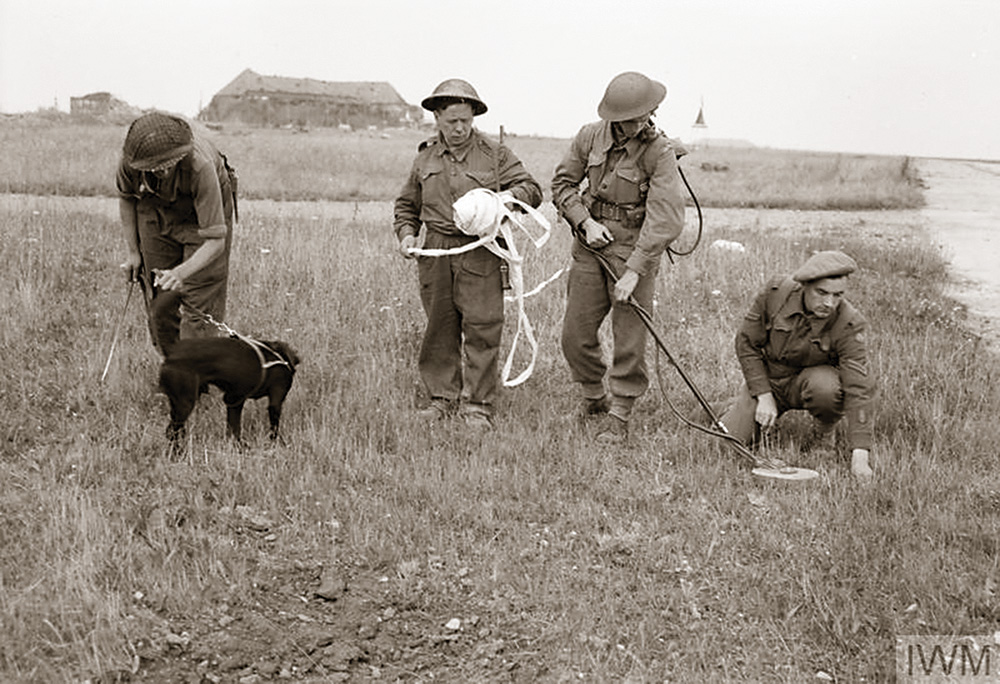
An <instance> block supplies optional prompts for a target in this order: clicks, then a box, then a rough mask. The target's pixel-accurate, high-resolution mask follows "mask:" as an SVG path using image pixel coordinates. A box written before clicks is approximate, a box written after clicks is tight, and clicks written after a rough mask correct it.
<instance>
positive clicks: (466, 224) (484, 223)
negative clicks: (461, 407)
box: [408, 188, 562, 387]
mask: <svg viewBox="0 0 1000 684" xmlns="http://www.w3.org/2000/svg"><path fill="white" fill-rule="evenodd" d="M452 206H453V209H454V221H455V225H456V226H458V228H459V230H461V231H462V232H463V233H465V234H466V235H472V236H476V237H478V239H477V240H475V241H473V242H470V243H468V244H466V245H462V246H461V247H454V248H451V249H419V248H411V249H410V250H408V252H409V253H410V254H413V255H415V256H426V257H440V256H451V255H454V254H462V253H464V252H469V251H472V250H473V249H476V248H477V247H485V248H486V249H488V250H490V251H491V252H493V253H494V254H496V255H497V256H498V257H500V258H501V259H504V260H506V261H507V263H508V264H510V286H511V290H512V291H513V294H512V296H511V297H508V298H507V299H508V300H513V301H515V302H517V332H516V333H515V334H514V341H513V343H511V347H510V352H509V353H508V354H507V360H506V361H505V362H504V365H503V372H502V374H501V381H502V382H503V386H504V387H515V386H517V385H520V384H521V383H522V382H524V381H525V380H527V379H528V378H529V377H531V373H532V371H533V370H534V369H535V359H536V358H537V357H538V341H537V340H536V339H535V331H534V329H533V328H532V327H531V321H529V320H528V315H527V314H526V313H525V311H524V298H525V296H527V295H525V292H524V270H523V264H524V257H523V256H522V255H521V254H520V252H518V250H517V243H515V242H514V231H513V228H512V226H517V227H518V228H520V230H521V232H523V233H524V234H525V235H527V236H528V239H530V240H531V242H532V243H533V244H534V245H535V248H536V249H540V248H541V247H543V246H544V245H545V243H546V242H548V240H549V236H550V235H551V233H552V226H551V225H550V224H549V222H548V219H546V218H545V217H544V216H543V215H542V213H541V212H539V211H538V210H537V209H535V208H534V207H532V206H529V205H527V204H525V203H524V202H522V201H520V200H518V199H516V198H514V197H512V196H510V195H509V194H498V193H496V192H493V191H492V190H490V189H488V188H475V189H473V190H470V191H469V192H467V193H465V194H464V195H462V196H461V197H459V198H458V199H457V200H455V203H454V205H452ZM511 206H518V207H520V208H521V209H523V210H524V212H525V213H526V214H527V216H528V217H529V218H530V219H531V222H522V220H521V219H520V218H519V217H518V216H517V215H516V214H514V213H513V212H512V211H511V208H510V207H511ZM531 223H533V224H535V225H531ZM498 237H503V239H504V242H505V243H506V247H501V246H500V245H499V244H498V243H497V238H498ZM561 273H562V271H560V272H559V273H557V274H556V275H555V276H553V277H552V278H550V279H549V280H548V281H546V282H545V283H543V285H542V286H541V287H544V286H545V285H547V284H548V283H549V282H551V281H552V280H554V279H555V278H556V277H558V276H559V274H561ZM541 287H539V288H536V289H535V290H533V291H532V293H531V294H534V293H536V292H538V291H540V289H541ZM522 333H523V334H524V337H525V339H526V340H527V341H528V344H529V346H530V347H531V361H530V362H529V363H528V366H527V368H525V369H524V370H523V371H522V372H521V374H520V375H518V376H517V377H516V378H513V379H511V378H510V375H511V368H512V367H513V365H514V353H515V351H516V350H517V345H518V341H519V340H520V337H521V334H522Z"/></svg>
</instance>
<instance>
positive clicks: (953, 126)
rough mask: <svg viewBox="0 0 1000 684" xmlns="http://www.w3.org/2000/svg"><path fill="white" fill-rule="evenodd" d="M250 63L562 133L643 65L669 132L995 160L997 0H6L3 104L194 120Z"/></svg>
mask: <svg viewBox="0 0 1000 684" xmlns="http://www.w3.org/2000/svg"><path fill="white" fill-rule="evenodd" d="M247 68H249V69H252V70H253V71H255V72H257V73H259V74H262V75H269V76H287V77H296V78H314V79H319V80H324V81H388V82H389V83H390V84H392V86H394V87H395V88H396V90H397V91H398V92H399V94H400V95H401V96H402V97H403V98H404V99H405V100H406V101H407V102H409V103H411V104H418V103H419V102H420V101H421V100H422V99H423V98H424V97H426V96H427V95H429V94H430V93H431V92H432V91H433V89H434V87H435V86H436V85H437V84H438V83H440V82H441V81H443V80H445V79H447V78H464V79H466V80H468V81H470V82H471V83H472V84H473V86H474V87H475V88H476V90H477V91H478V93H479V95H480V97H481V99H483V100H484V101H485V102H486V104H487V105H488V106H489V112H487V113H486V114H485V115H483V116H481V117H479V118H477V120H476V124H477V126H478V127H479V128H480V129H481V130H483V131H486V132H489V133H496V132H497V131H498V130H499V127H500V126H503V127H504V130H505V131H507V132H508V133H516V134H520V135H541V136H555V137H570V136H572V135H573V134H574V133H576V131H577V130H578V129H579V128H580V126H581V125H583V124H584V123H586V122H588V121H592V120H595V119H597V104H598V102H599V101H600V99H601V96H602V95H603V93H604V89H605V87H606V86H607V84H608V82H609V81H610V80H611V79H612V78H613V77H614V76H615V75H616V74H618V73H621V72H623V71H640V72H642V73H645V74H646V75H647V76H650V77H651V78H654V79H656V80H658V81H661V82H663V83H664V84H665V85H666V86H667V98H666V100H665V101H664V102H663V104H662V105H661V106H660V108H659V111H658V112H657V124H658V125H659V127H660V128H662V129H663V130H664V131H665V132H666V133H667V134H668V135H670V136H671V137H678V138H681V139H682V140H688V141H691V140H694V139H696V136H707V137H709V138H723V139H738V140H745V141H748V142H751V143H753V144H755V145H758V146H761V147H772V148H780V149H800V150H817V151H831V152H845V153H867V154H906V155H912V156H939V157H959V158H976V159H1000V86H998V83H1000V0H830V1H828V0H647V1H646V2H637V1H635V0H616V1H611V2H605V1H600V2H598V1H597V0H500V1H481V0H464V1H459V0H353V1H352V2H341V1H339V0H329V1H325V2H320V1H318V0H313V1H308V0H275V1H272V0H166V1H164V0H156V1H150V0H0V112H4V113H18V112H28V111H34V110H36V109H38V108H42V107H53V106H55V107H58V108H59V109H62V110H65V111H68V110H69V99H70V97H72V96H80V95H85V94H87V93H91V92H97V91H109V92H111V93H112V94H113V95H115V96H116V97H118V98H120V99H122V100H125V101H126V102H128V103H129V104H132V105H134V106H137V107H141V108H154V107H155V108H158V109H162V110H166V111H170V112H175V113H179V114H183V115H186V116H189V117H193V116H195V115H196V114H197V113H198V110H199V108H200V107H203V106H207V105H208V103H209V101H210V100H211V98H212V96H213V95H214V94H215V93H216V92H217V91H219V90H221V89H222V88H223V87H225V85H226V84H228V83H229V82H230V81H232V80H233V79H234V78H236V76H237V75H238V74H239V73H240V72H242V71H243V70H244V69H247ZM702 106H703V107H704V110H703V111H704V117H705V122H706V124H707V126H708V127H707V129H704V130H698V129H694V128H693V127H692V124H693V123H694V121H695V118H696V117H697V114H698V110H699V108H700V107H702Z"/></svg>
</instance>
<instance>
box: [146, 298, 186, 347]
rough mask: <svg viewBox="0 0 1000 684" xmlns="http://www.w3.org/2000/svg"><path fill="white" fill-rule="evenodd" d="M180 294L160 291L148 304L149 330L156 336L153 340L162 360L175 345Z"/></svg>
mask: <svg viewBox="0 0 1000 684" xmlns="http://www.w3.org/2000/svg"><path fill="white" fill-rule="evenodd" d="M180 300H181V293H180V292H178V291H177V290H161V291H159V292H157V293H156V296H154V297H153V301H152V303H151V304H150V323H151V325H150V330H151V331H152V333H153V334H154V335H155V336H156V339H155V340H153V342H154V344H155V345H156V347H157V348H158V349H159V350H160V353H161V354H163V356H164V358H166V357H168V356H170V350H171V349H172V348H173V346H174V344H176V342H177V339H178V336H177V333H178V327H177V326H178V324H179V318H180V311H179V307H180Z"/></svg>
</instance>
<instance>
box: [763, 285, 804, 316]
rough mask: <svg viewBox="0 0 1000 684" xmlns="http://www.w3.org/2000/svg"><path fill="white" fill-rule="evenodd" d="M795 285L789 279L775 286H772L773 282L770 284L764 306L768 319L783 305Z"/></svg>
mask: <svg viewBox="0 0 1000 684" xmlns="http://www.w3.org/2000/svg"><path fill="white" fill-rule="evenodd" d="M796 285H798V283H797V282H795V281H794V280H793V279H791V278H784V279H783V280H782V281H781V282H779V283H778V284H777V285H775V284H774V281H772V282H771V285H770V287H771V292H770V293H769V294H768V295H767V305H766V306H765V313H766V314H767V317H768V318H769V319H770V318H771V317H772V316H773V315H774V314H775V313H777V312H778V310H779V309H781V307H782V306H784V305H785V302H787V301H788V298H789V297H790V296H791V295H792V291H793V290H794V289H795V286H796Z"/></svg>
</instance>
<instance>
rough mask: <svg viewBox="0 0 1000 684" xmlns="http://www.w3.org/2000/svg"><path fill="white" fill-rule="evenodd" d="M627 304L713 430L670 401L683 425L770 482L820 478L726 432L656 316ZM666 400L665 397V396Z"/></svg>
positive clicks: (607, 266)
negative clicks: (722, 444)
mask: <svg viewBox="0 0 1000 684" xmlns="http://www.w3.org/2000/svg"><path fill="white" fill-rule="evenodd" d="M576 239H577V240H578V241H579V242H580V244H581V245H583V247H584V249H586V250H587V251H588V252H590V253H591V254H593V255H594V258H595V259H597V262H598V263H599V264H600V265H601V268H603V269H604V271H605V272H606V273H607V274H608V276H609V277H610V278H611V280H612V281H613V282H618V274H617V273H616V272H615V269H614V267H613V266H612V265H611V262H610V261H608V258H607V257H606V256H604V255H603V254H601V253H600V252H599V251H597V250H595V249H593V248H592V247H590V246H589V245H588V244H587V243H586V241H585V240H584V238H583V236H582V235H579V234H578V235H577V236H576ZM628 304H629V306H631V307H632V309H633V310H634V311H635V312H636V315H638V316H639V320H641V321H642V323H643V325H645V326H646V329H647V330H649V334H650V335H652V336H653V339H654V340H655V341H656V346H657V347H659V348H660V351H662V352H663V354H664V356H666V357H667V361H669V362H670V365H672V366H673V367H674V368H675V369H676V370H677V373H678V374H679V375H680V376H681V379H682V380H684V383H685V384H686V385H687V386H688V389H690V390H691V392H692V394H694V396H695V398H696V399H697V400H698V403H699V404H701V407H702V408H703V409H704V410H705V413H707V414H708V417H709V418H710V419H711V421H712V427H711V428H706V427H705V426H703V425H698V424H697V423H695V422H693V421H691V420H688V419H687V418H686V417H685V416H683V415H681V413H680V412H679V411H678V410H677V409H676V408H675V407H674V405H673V404H672V403H671V402H670V399H669V398H667V405H668V406H669V407H670V410H671V411H672V412H673V413H674V415H675V416H677V418H679V419H680V420H681V422H683V423H684V424H685V425H687V426H688V427H691V428H694V429H696V430H700V431H701V432H704V433H705V434H707V435H711V436H713V437H719V438H721V439H723V440H725V441H726V442H727V443H728V444H729V446H731V447H732V448H733V450H734V451H736V453H738V454H739V455H740V456H741V457H743V459H744V460H745V461H747V462H748V464H749V465H750V466H751V471H750V472H751V473H753V474H754V475H756V476H757V477H762V478H767V479H771V480H786V481H796V480H811V479H813V478H815V477H818V476H819V473H818V472H816V471H815V470H811V469H809V468H797V467H794V466H788V465H785V464H784V463H781V462H779V461H776V460H772V459H767V458H761V457H759V456H756V455H754V453H753V452H752V451H750V449H748V448H747V447H746V445H744V444H743V442H741V441H740V440H739V439H737V438H736V437H734V436H733V435H731V434H729V430H728V429H726V426H725V425H724V424H723V423H722V421H721V420H719V417H718V416H716V415H715V412H714V411H713V410H712V407H711V406H709V404H708V402H707V401H706V400H705V397H704V395H702V393H701V392H700V391H699V390H698V388H697V387H696V386H695V384H694V383H693V382H692V381H691V378H689V377H688V375H687V373H685V372H684V369H682V368H681V367H680V365H679V364H678V363H677V361H676V360H675V359H674V357H673V355H672V354H671V353H670V351H669V350H668V349H667V345H666V344H664V343H663V340H662V339H661V338H660V335H659V333H657V331H656V328H654V327H653V317H652V316H651V315H650V314H649V312H648V311H646V310H645V309H644V308H643V307H642V306H640V305H639V303H638V302H636V301H635V299H633V298H632V297H631V296H629V299H628ZM664 397H665V398H666V394H664Z"/></svg>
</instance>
